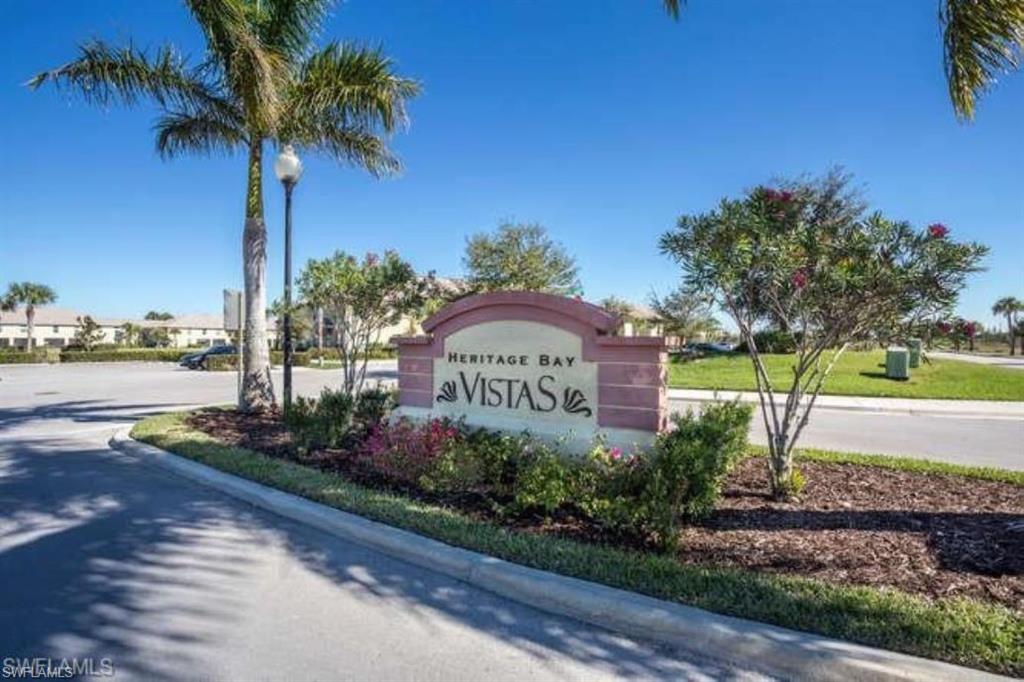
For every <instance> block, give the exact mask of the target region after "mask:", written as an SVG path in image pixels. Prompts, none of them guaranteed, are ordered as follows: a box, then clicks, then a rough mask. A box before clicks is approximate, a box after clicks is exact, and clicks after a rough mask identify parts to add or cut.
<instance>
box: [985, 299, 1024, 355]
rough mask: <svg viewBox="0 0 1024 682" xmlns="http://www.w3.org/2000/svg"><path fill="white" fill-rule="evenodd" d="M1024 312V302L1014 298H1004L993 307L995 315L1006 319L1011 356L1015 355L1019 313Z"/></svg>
mask: <svg viewBox="0 0 1024 682" xmlns="http://www.w3.org/2000/svg"><path fill="white" fill-rule="evenodd" d="M1021 311H1024V302H1022V301H1020V300H1019V299H1017V298H1015V297H1013V296H1004V297H1003V298H1001V299H999V300H998V301H996V302H995V303H994V304H993V305H992V314H993V315H1003V316H1004V317H1005V318H1006V340H1007V341H1008V342H1009V344H1010V355H1013V354H1014V347H1015V346H1016V345H1017V344H1016V343H1015V338H1014V337H1015V336H1016V333H1015V331H1014V330H1015V328H1016V326H1017V313H1019V312H1021Z"/></svg>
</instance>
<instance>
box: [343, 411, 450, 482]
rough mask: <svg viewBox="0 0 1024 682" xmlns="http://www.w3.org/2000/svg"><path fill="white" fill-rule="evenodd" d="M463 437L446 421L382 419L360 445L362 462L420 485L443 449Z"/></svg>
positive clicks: (393, 478) (388, 474)
mask: <svg viewBox="0 0 1024 682" xmlns="http://www.w3.org/2000/svg"><path fill="white" fill-rule="evenodd" d="M461 438H462V434H461V433H460V432H459V429H458V428H456V426H455V424H453V423H452V422H451V421H449V420H442V419H432V420H431V421H428V422H422V423H417V422H414V421H412V420H410V419H407V418H402V419H396V420H392V421H390V422H381V423H380V424H378V425H377V426H375V427H374V428H373V429H372V430H371V431H370V435H369V437H368V438H367V439H366V442H365V444H364V445H363V449H362V452H361V453H360V457H359V460H360V462H361V463H362V464H364V465H365V466H367V467H369V468H370V469H371V470H373V471H376V472H377V473H380V474H383V475H384V476H387V477H388V478H390V479H392V480H394V481H399V482H402V483H407V484H414V485H419V484H420V481H421V479H422V478H423V477H424V476H425V475H427V474H429V473H430V472H431V471H432V470H433V469H434V468H435V467H436V465H437V463H438V460H439V459H440V458H441V456H442V455H443V454H444V453H445V451H446V450H447V449H448V448H449V447H450V446H452V445H453V444H454V443H456V442H457V441H458V440H459V439H461Z"/></svg>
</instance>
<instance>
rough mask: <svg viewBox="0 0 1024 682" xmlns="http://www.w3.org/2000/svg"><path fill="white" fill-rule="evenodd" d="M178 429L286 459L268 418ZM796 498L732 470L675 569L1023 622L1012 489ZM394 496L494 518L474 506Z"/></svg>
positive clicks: (326, 459)
mask: <svg viewBox="0 0 1024 682" xmlns="http://www.w3.org/2000/svg"><path fill="white" fill-rule="evenodd" d="M189 425H190V426H192V427H193V428H196V429H198V430H201V431H203V432H206V433H208V434H210V435H212V436H214V437H216V438H217V439H218V440H220V441H222V442H225V443H229V444H232V445H239V446H242V447H245V448H249V449H252V450H258V451H260V452H263V453H266V454H268V455H271V456H275V457H284V458H289V459H291V458H293V457H294V451H293V448H292V446H291V443H290V441H289V437H288V434H287V432H286V431H285V430H284V429H283V428H282V426H281V423H280V417H278V416H277V415H275V414H266V415H255V416H254V415H241V414H239V413H235V412H231V411H206V412H200V413H197V414H195V415H193V416H191V417H190V418H189ZM304 462H305V463H310V464H314V465H317V466H320V467H321V468H323V469H326V470H330V471H336V472H339V473H342V474H344V475H345V476H346V477H348V478H350V479H352V480H354V481H356V482H358V483H362V484H365V485H371V486H373V487H377V488H389V489H396V487H395V486H394V485H392V484H389V483H388V482H387V481H384V480H382V479H380V478H379V477H377V476H374V475H372V474H368V473H367V472H366V471H364V470H362V469H360V468H359V467H358V466H356V465H355V464H354V462H352V460H351V458H348V457H346V456H345V453H339V452H327V453H315V454H314V455H313V456H312V457H311V458H308V459H305V460H304ZM800 467H801V471H802V472H803V474H804V477H805V478H806V481H807V485H806V487H805V488H804V490H803V492H802V494H801V496H800V499H799V500H798V501H795V502H789V503H779V502H774V501H772V500H771V499H769V498H768V497H767V495H766V491H767V490H768V479H767V472H766V466H765V462H764V460H763V459H762V458H757V457H751V458H748V459H746V460H744V461H742V462H741V463H740V464H739V465H737V467H736V468H735V469H734V470H733V472H732V473H731V474H730V476H729V478H728V480H727V481H726V485H725V489H724V492H723V496H722V499H721V500H720V502H719V504H718V507H717V509H716V511H715V512H714V514H712V515H711V517H710V518H708V519H707V520H706V521H704V522H703V523H701V524H699V525H694V526H687V527H685V528H684V529H683V530H682V534H681V543H680V547H681V548H680V550H679V554H678V557H679V560H680V561H682V562H685V563H688V564H695V565H719V566H722V565H725V566H738V567H743V568H748V569H753V570H758V571H769V572H774V573H786V574H798V575H802V576H809V577H813V578H818V579H820V580H824V581H827V582H832V583H841V584H854V585H871V586H875V587H891V588H896V589H899V590H901V591H904V592H909V593H913V594H918V595H924V596H928V597H947V596H966V597H973V598H977V599H981V600H984V601H990V602H998V603H1001V604H1004V605H1006V606H1008V607H1010V608H1013V609H1015V610H1017V611H1021V612H1024V488H1022V487H1020V486H1015V485H1012V484H1009V483H999V482H994V481H984V480H978V479H973V478H966V477H962V476H955V475H948V474H930V473H918V472H907V471H896V470H891V469H885V468H881V467H872V466H863V465H853V464H832V463H819V462H803V463H801V465H800ZM397 489H398V490H400V491H401V492H403V493H406V494H410V495H413V496H415V497H418V498H421V499H426V500H429V501H432V502H436V503H440V504H447V505H449V506H453V507H457V508H459V509H461V510H462V511H465V512H468V513H470V514H472V515H475V516H478V517H486V518H490V519H492V520H494V519H496V518H497V517H496V515H495V514H494V512H493V509H492V508H491V507H490V505H488V504H487V503H486V501H485V500H483V499H482V498H480V497H479V496H473V495H459V496H448V497H438V496H433V495H428V494H425V493H423V492H422V491H418V490H409V489H404V488H397ZM500 521H501V522H502V523H506V524H510V525H514V526H515V527H516V528H517V530H521V531H525V532H531V533H542V534H559V535H566V536H570V537H575V538H579V539H584V540H587V541H591V542H605V543H613V544H618V545H629V544H631V541H630V540H629V539H626V538H622V537H618V536H614V535H610V534H608V533H606V532H604V531H603V530H602V529H601V528H599V527H597V526H596V525H595V524H593V523H590V522H588V520H587V519H585V518H579V517H576V516H572V515H571V514H566V515H562V516H559V517H558V518H556V519H555V520H554V521H553V522H552V521H551V520H547V521H545V520H544V519H541V518H539V517H530V518H518V519H508V518H501V519H500Z"/></svg>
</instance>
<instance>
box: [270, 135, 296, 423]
mask: <svg viewBox="0 0 1024 682" xmlns="http://www.w3.org/2000/svg"><path fill="white" fill-rule="evenodd" d="M274 173H275V174H276V175H277V179H278V180H280V181H281V184H282V185H284V409H285V413H287V412H288V408H289V407H291V405H292V189H293V188H294V187H295V184H296V183H297V182H298V181H299V177H300V176H301V175H302V162H301V161H299V157H298V156H297V155H296V154H295V149H293V148H292V146H291V145H290V144H286V145H285V146H284V149H282V150H281V153H280V154H278V155H277V160H276V161H274Z"/></svg>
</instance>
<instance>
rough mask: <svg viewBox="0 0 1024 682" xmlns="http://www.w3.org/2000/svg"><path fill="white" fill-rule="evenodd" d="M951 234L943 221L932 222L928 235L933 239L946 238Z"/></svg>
mask: <svg viewBox="0 0 1024 682" xmlns="http://www.w3.org/2000/svg"><path fill="white" fill-rule="evenodd" d="M947 234H949V228H948V227H946V226H945V225H943V224H942V223H932V224H931V225H929V226H928V236H929V237H931V238H932V239H945V238H946V235H947Z"/></svg>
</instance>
